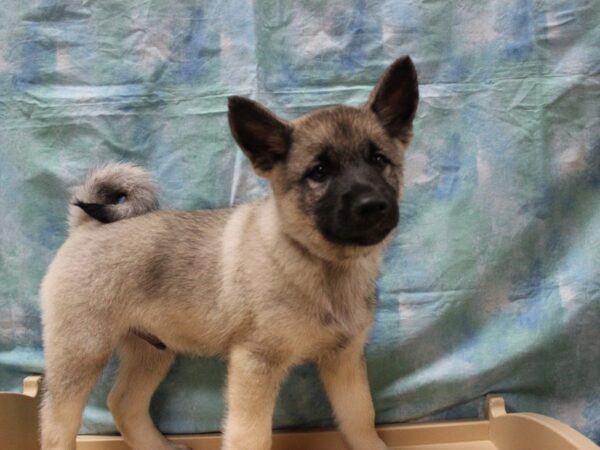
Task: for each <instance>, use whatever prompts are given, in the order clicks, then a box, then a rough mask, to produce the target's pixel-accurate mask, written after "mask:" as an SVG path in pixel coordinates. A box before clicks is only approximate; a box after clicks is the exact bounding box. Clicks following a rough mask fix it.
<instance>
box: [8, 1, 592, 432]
mask: <svg viewBox="0 0 600 450" xmlns="http://www.w3.org/2000/svg"><path fill="white" fill-rule="evenodd" d="M1 6H2V8H0V180H1V181H0V182H1V185H0V189H1V190H0V212H1V214H0V229H1V235H0V245H1V247H0V389H5V390H6V389H8V390H16V389H19V384H20V380H21V378H22V377H23V376H25V375H27V374H29V373H32V372H43V370H44V361H43V356H42V350H41V338H40V325H39V306H38V295H37V291H38V286H39V283H40V280H41V278H42V276H43V273H44V271H45V269H46V266H47V264H48V263H49V262H50V260H51V259H52V257H53V255H54V253H55V251H56V249H57V248H58V247H59V246H60V244H61V243H62V242H63V240H64V239H65V237H66V226H65V216H66V202H67V198H68V189H69V187H71V186H73V185H74V184H75V183H77V181H78V180H80V179H81V178H82V176H83V175H84V174H85V172H86V171H87V170H88V169H89V168H90V167H92V166H94V165H96V164H98V163H100V162H104V161H108V160H126V161H134V162H137V163H140V164H142V165H143V166H145V167H147V168H148V169H150V170H151V171H153V172H154V173H155V175H156V176H157V178H158V180H159V182H160V186H161V188H162V204H163V205H164V206H165V207H184V208H205V207H208V208H210V207H217V206H227V205H231V204H237V203H242V202H245V201H248V200H251V199H255V198H258V197H260V196H262V195H263V194H264V193H265V191H266V189H267V186H266V185H265V184H264V182H262V181H260V180H259V179H257V178H256V176H255V175H254V174H253V173H252V171H251V170H250V167H249V164H248V162H247V161H246V160H245V159H244V158H243V157H242V154H241V152H240V151H239V150H238V149H236V147H235V145H234V142H233V140H232V139H231V137H230V135H229V131H228V127H227V120H226V114H225V111H226V97H227V96H228V95H231V94H240V95H248V96H251V97H253V98H256V99H258V100H260V101H262V102H264V103H265V104H266V105H268V106H269V107H271V108H272V109H274V110H275V111H276V112H277V113H280V114H282V115H284V116H286V117H294V116H297V115H299V114H301V113H302V112H305V111H307V110H310V109H312V108H315V107H318V106H322V105H329V104H332V103H349V104H358V103H360V102H363V101H365V100H366V98H367V96H368V93H369V90H370V88H371V86H372V85H373V84H374V83H375V81H376V80H377V78H378V76H379V75H380V74H381V72H382V70H383V69H384V67H385V66H386V65H387V64H389V63H390V62H391V61H392V60H394V59H395V58H396V57H398V56H400V55H403V54H410V55H411V56H412V57H413V59H414V61H415V62H416V65H417V68H418V72H419V77H420V82H421V98H422V100H421V103H420V107H419V111H418V117H417V119H416V123H415V141H414V145H413V146H412V148H411V150H410V153H409V155H408V160H407V164H406V190H405V195H404V200H403V203H402V208H401V210H402V217H401V225H400V229H399V233H398V236H397V237H396V239H395V240H394V242H393V244H392V245H391V247H390V248H389V251H388V252H387V253H386V257H385V265H384V271H383V274H382V276H381V279H380V282H379V285H378V294H379V295H378V301H379V303H378V312H377V321H376V324H375V326H374V330H373V333H372V337H371V339H370V343H369V347H368V351H367V360H368V366H369V373H370V379H371V386H372V390H373V394H374V399H375V404H376V408H377V420H378V421H379V422H381V423H385V422H392V421H404V420H411V419H422V418H429V419H431V418H436V419H449V418H458V417H474V416H476V415H478V414H480V413H481V406H482V404H483V398H484V396H485V394H487V393H489V392H496V393H500V394H502V395H503V396H504V397H505V398H506V399H507V402H508V407H509V409H510V410H518V411H534V412H539V413H543V414H547V415H550V416H554V417H556V418H558V419H560V420H563V421H564V422H566V423H568V424H570V425H572V426H574V427H575V428H577V429H579V430H581V431H582V432H584V433H585V434H587V435H588V436H590V437H591V438H593V439H594V440H596V441H600V387H599V383H600V344H599V343H600V301H599V300H600V290H599V289H600V286H599V282H600V131H599V130H600V115H599V112H600V77H599V73H600V26H599V24H600V3H598V2H593V1H590V0H565V1H542V0H487V1H483V2H474V1H449V0H437V1H414V0H407V1H402V2H400V1H394V0H383V1H369V2H367V1H365V0H355V1H351V2H344V1H341V0H331V1H324V0H321V1H291V0H288V1H260V0H257V1H255V2H254V4H253V3H252V2H248V1H244V0H223V1H208V0H207V1H191V0H183V1H179V0H178V1H173V2H170V1H163V0H144V1H141V0H119V1H117V0H103V1H79V0H35V1H16V0H8V1H6V0H5V1H4V2H3V3H2V5H1ZM113 372H114V364H113V365H111V368H110V369H109V370H107V371H106V372H105V373H104V375H103V377H102V379H101V380H100V382H99V385H98V387H97V389H96V390H95V392H94V394H93V396H92V397H91V399H90V401H89V404H88V408H87V410H86V413H85V420H84V426H83V431H84V432H88V433H98V432H100V433H110V432H114V431H115V428H114V425H113V423H112V420H111V418H110V415H109V414H108V412H107V410H106V407H105V396H106V393H107V390H108V388H109V386H110V381H111V380H112V378H113ZM223 380H224V364H223V363H222V362H221V361H218V360H202V359H196V360H191V359H181V360H179V361H178V363H177V364H176V366H175V368H174V369H173V371H172V373H171V374H170V375H169V377H168V378H167V380H166V381H165V382H164V383H163V384H162V386H161V387H160V389H159V392H158V394H157V395H156V397H155V399H154V402H153V407H152V410H153V414H154V417H155V419H156V420H157V423H158V425H159V426H160V428H161V429H162V430H164V431H167V432H186V433H187V432H203V431H213V430H217V429H219V426H220V421H221V418H222V414H223V409H224V404H223V399H222V393H223V392H222V391H223ZM327 424H331V411H330V408H329V405H328V403H327V400H326V399H325V396H324V394H323V390H322V388H321V386H320V384H319V382H318V378H317V376H316V370H315V368H314V367H313V366H306V367H301V368H298V369H297V370H296V371H294V373H293V374H292V376H291V378H290V379H289V380H288V382H287V383H286V384H285V386H284V388H283V391H282V394H281V396H280V399H279V402H278V405H277V409H276V413H275V426H277V427H296V426H311V427H312V426H321V425H327Z"/></svg>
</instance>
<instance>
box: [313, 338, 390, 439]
mask: <svg viewBox="0 0 600 450" xmlns="http://www.w3.org/2000/svg"><path fill="white" fill-rule="evenodd" d="M363 346H364V339H362V338H360V339H355V341H354V342H352V343H351V345H349V346H348V347H346V348H345V349H343V350H341V351H340V352H338V353H336V354H335V355H333V356H329V357H328V358H326V359H324V360H322V361H320V363H319V369H320V374H321V380H322V381H323V385H324V386H325V390H326V392H327V395H328V396H329V400H330V401H331V404H332V406H333V410H334V412H335V416H336V419H337V422H338V425H339V428H340V431H341V432H342V434H343V436H344V438H345V440H346V442H347V443H348V444H349V445H350V447H351V448H352V450H386V449H387V446H386V445H385V443H384V442H383V441H382V440H381V439H380V438H379V436H378V435H377V432H376V431H375V410H374V409H373V401H372V399H371V392H370V390H369V383H368V380H367V369H366V365H365V361H364V356H363Z"/></svg>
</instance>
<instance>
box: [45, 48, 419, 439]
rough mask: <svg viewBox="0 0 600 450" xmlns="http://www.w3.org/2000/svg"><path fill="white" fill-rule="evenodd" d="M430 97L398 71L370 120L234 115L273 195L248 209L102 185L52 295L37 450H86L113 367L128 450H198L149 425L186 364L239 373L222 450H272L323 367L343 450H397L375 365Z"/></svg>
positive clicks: (350, 113) (119, 171)
mask: <svg viewBox="0 0 600 450" xmlns="http://www.w3.org/2000/svg"><path fill="white" fill-rule="evenodd" d="M418 96H419V94H418V85H417V74H416V71H415V67H414V65H413V63H412V61H411V60H410V58H408V57H403V58H400V59H398V60H396V61H395V62H394V63H393V64H392V65H391V66H390V67H389V68H388V69H387V71H386V72H385V73H384V74H383V76H382V78H381V79H380V81H379V82H378V84H377V85H376V86H375V88H374V89H373V92H372V93H371V96H370V98H369V100H368V102H367V103H366V104H365V105H362V106H360V107H351V106H333V107H329V108H323V109H318V110H315V111H313V112H310V113H308V114H306V115H304V116H302V117H299V118H297V119H294V120H290V121H288V120H284V119H281V118H278V117H276V116H275V115H274V114H273V113H271V112H270V111H269V110H268V109H266V108H265V107H263V106H261V105H259V104H258V103H256V102H254V101H252V100H249V99H246V98H242V97H230V98H229V105H228V106H229V125H230V128H231V132H232V134H233V137H234V138H235V140H236V142H237V143H238V145H239V146H240V147H241V149H242V150H243V152H244V153H245V154H246V156H247V157H248V158H249V159H250V161H251V162H252V165H253V167H254V169H255V171H256V173H257V174H258V175H260V176H262V177H265V178H266V179H267V180H268V181H269V182H270V186H271V194H270V195H269V196H268V198H266V199H265V200H262V201H258V202H256V203H252V204H248V205H243V206H239V207H237V208H231V209H217V210H210V211H159V210H158V201H157V195H156V189H155V186H154V184H153V182H152V180H151V179H150V178H149V176H148V175H147V174H146V173H144V172H143V171H142V170H141V169H139V168H138V167H135V166H132V165H128V164H108V165H106V166H104V167H101V168H100V169H98V170H96V171H95V172H93V173H92V174H91V175H90V176H89V178H88V179H87V180H86V182H85V184H83V185H82V186H80V187H79V188H78V189H77V190H76V192H75V195H74V198H73V204H72V205H70V207H69V208H70V211H69V212H70V218H69V223H70V235H69V238H68V239H67V241H66V242H65V243H64V244H63V246H62V247H61V248H60V249H59V251H58V253H57V255H56V257H55V258H54V261H53V262H52V264H51V265H50V267H49V269H48V273H47V275H46V277H45V278H44V281H43V283H42V286H41V303H42V321H43V333H44V346H45V355H46V377H45V383H46V395H45V398H44V402H43V406H42V448H43V450H73V449H75V438H76V435H77V432H78V430H79V426H80V419H81V413H82V409H83V407H84V405H85V401H86V398H87V396H88V394H89V392H90V390H91V389H92V387H93V385H94V383H95V381H96V379H97V377H98V374H99V373H100V371H101V369H102V368H103V367H104V365H105V364H106V362H107V360H108V359H109V357H110V356H111V353H112V352H113V350H115V349H117V350H118V352H119V356H120V367H119V373H118V376H117V380H116V382H115V385H114V387H113V388H112V390H111V392H110V395H109V397H108V406H109V408H110V410H111V411H112V414H113V416H114V418H115V422H116V424H117V427H118V429H119V430H120V432H121V433H122V435H123V437H124V439H125V441H126V442H127V444H128V445H129V446H130V447H131V448H133V449H138V450H173V449H184V448H187V447H185V446H182V445H176V444H173V443H171V442H169V441H168V440H167V439H165V438H164V437H163V436H162V435H161V434H160V432H159V431H158V430H157V429H156V427H155V426H154V424H153V423H152V419H151V418H150V415H149V413H148V407H149V404H150V399H151V397H152V394H153V393H154V391H155V389H156V387H157V386H158V384H159V383H160V381H161V380H162V379H163V377H164V376H165V374H166V373H167V371H168V370H169V367H170V366H171V364H172V363H173V360H174V359H175V355H176V354H177V353H183V354H188V355H217V354H218V355H223V356H225V357H226V358H227V363H228V380H227V385H228V388H227V405H228V408H227V415H226V418H225V422H224V436H223V448H224V449H225V450H234V449H235V450H268V449H269V448H270V447H271V422H272V415H273V408H274V404H275V399H276V397H277V392H278V388H279V386H280V384H281V382H282V380H284V378H285V376H286V374H287V373H288V371H289V370H290V368H291V367H293V366H295V365H298V364H302V363H304V362H307V361H314V362H316V363H317V364H318V367H319V370H320V375H321V378H322V381H323V384H324V386H325V389H326V391H327V394H328V396H329V399H330V401H331V404H332V406H333V409H334V411H335V417H336V419H337V423H338V424H339V428H340V430H341V432H342V434H343V436H344V438H345V440H346V441H347V443H348V446H349V447H350V448H352V449H353V450H383V449H385V448H386V446H385V444H384V443H383V441H382V440H381V439H380V438H379V437H378V436H377V433H376V431H375V428H374V410H373V405H372V400H371V395H370V392H369V386H368V383H367V373H366V368H365V361H364V357H363V350H364V345H365V341H366V339H367V336H368V334H369V329H370V326H371V323H372V321H373V315H374V309H375V279H376V277H377V274H378V270H379V266H380V259H381V258H380V257H381V252H382V250H383V248H384V246H385V244H386V242H388V241H389V240H390V238H391V233H392V230H394V228H395V227H396V225H397V223H398V215H399V214H398V200H399V198H400V191H401V181H402V165H403V159H404V152H405V150H406V148H407V146H408V144H409V142H410V140H411V137H412V121H413V118H414V116H415V111H416V109H417V103H418Z"/></svg>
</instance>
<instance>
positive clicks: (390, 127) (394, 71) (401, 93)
mask: <svg viewBox="0 0 600 450" xmlns="http://www.w3.org/2000/svg"><path fill="white" fill-rule="evenodd" d="M418 103H419V83H418V80H417V71H416V69H415V65H414V64H413V62H412V60H411V59H410V57H408V56H403V57H401V58H398V59H397V60H396V61H394V63H393V64H392V65H391V66H390V67H388V69H387V70H386V71H385V73H384V74H383V76H382V77H381V78H380V79H379V82H378V83H377V85H376V86H375V88H374V89H373V92H371V96H370V97H369V101H368V102H367V107H368V108H369V109H371V111H373V112H374V113H375V115H376V116H377V118H378V119H379V122H380V123H381V125H383V128H384V129H385V130H386V131H387V133H388V135H389V136H390V137H392V138H395V139H396V138H397V139H400V140H401V141H403V142H405V143H407V142H408V141H409V140H410V138H411V136H412V122H413V119H414V117H415V113H416V112H417V104H418Z"/></svg>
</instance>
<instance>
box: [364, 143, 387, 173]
mask: <svg viewBox="0 0 600 450" xmlns="http://www.w3.org/2000/svg"><path fill="white" fill-rule="evenodd" d="M369 162H370V163H371V164H374V165H376V166H378V167H381V168H383V167H385V166H387V165H388V164H390V160H389V159H388V158H387V157H386V156H385V155H384V154H383V153H382V152H381V151H380V150H379V147H377V146H376V145H375V144H374V143H373V142H369Z"/></svg>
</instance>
